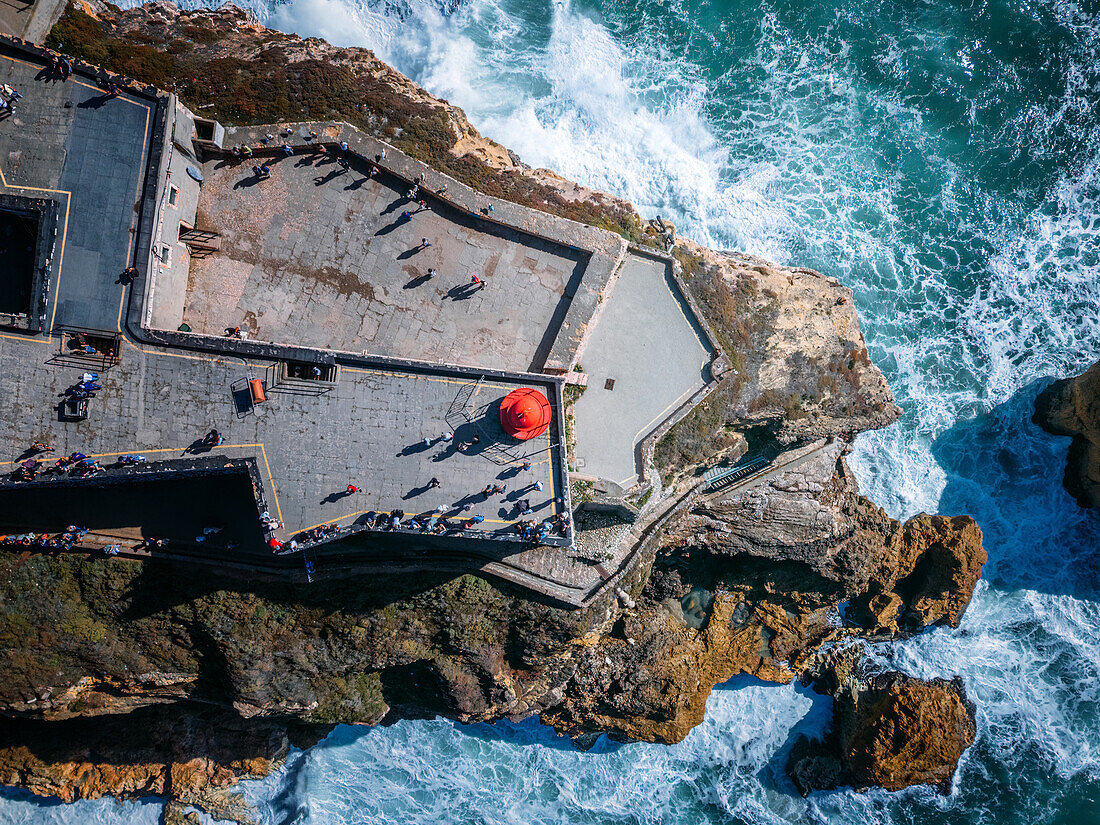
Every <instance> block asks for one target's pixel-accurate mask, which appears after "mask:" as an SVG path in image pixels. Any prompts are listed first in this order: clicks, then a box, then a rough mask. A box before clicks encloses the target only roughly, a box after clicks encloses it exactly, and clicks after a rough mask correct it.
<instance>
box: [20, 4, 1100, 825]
mask: <svg viewBox="0 0 1100 825" xmlns="http://www.w3.org/2000/svg"><path fill="white" fill-rule="evenodd" d="M250 4H251V5H252V7H253V8H254V9H255V10H256V11H257V12H258V13H259V15H260V17H261V18H262V19H263V20H264V21H265V22H267V23H268V24H269V25H272V26H275V27H277V28H281V29H284V30H288V31H297V32H300V33H302V34H316V35H321V36H325V37H327V38H328V39H330V40H331V41H332V42H334V43H337V44H340V45H353V44H354V45H367V46H370V47H372V48H374V49H375V50H376V52H377V53H378V54H379V56H380V57H382V58H384V59H386V60H388V61H389V62H391V63H392V64H393V65H395V66H396V67H397V68H398V69H400V70H401V71H403V72H405V73H406V74H408V75H410V76H411V77H413V78H414V79H416V80H417V81H419V82H420V83H421V84H423V85H424V86H425V87H427V88H428V89H430V90H431V91H433V92H435V93H437V94H439V95H441V96H443V97H446V98H448V99H450V100H451V101H452V102H454V103H456V104H458V105H460V106H462V107H463V108H464V109H465V110H466V112H467V113H468V115H469V116H470V119H471V120H472V121H473V122H474V124H475V125H477V126H478V127H479V128H480V129H481V130H482V131H483V132H484V133H486V134H488V135H490V136H491V137H493V138H495V139H496V140H498V141H500V142H501V143H503V144H505V145H507V146H509V147H510V148H512V149H514V150H515V151H517V152H518V153H519V154H520V155H521V156H522V157H523V158H524V159H525V160H526V161H527V162H528V163H531V164H532V165H536V166H547V167H550V168H553V169H555V170H556V171H558V172H560V173H561V174H563V175H565V176H566V177H570V178H573V179H576V180H578V181H580V182H582V183H585V184H587V185H590V186H594V187H597V188H600V189H605V190H607V191H611V192H614V193H616V194H619V195H622V196H624V197H627V198H629V199H630V200H632V201H633V202H634V203H635V204H637V205H638V207H639V208H640V209H641V210H642V212H643V213H644V214H646V215H655V214H661V215H663V216H664V217H666V218H671V219H672V220H674V221H675V222H676V223H677V225H678V226H679V227H680V230H681V232H682V233H683V234H686V235H688V236H690V237H693V238H695V239H697V240H699V241H701V242H703V243H706V244H709V245H712V246H716V247H719V248H730V249H740V250H747V251H749V252H754V253H757V254H760V255H763V256H766V257H769V258H772V259H775V260H778V261H780V262H783V263H789V264H794V265H805V266H810V267H813V268H816V269H818V270H820V271H822V272H825V273H827V274H830V275H835V276H837V277H839V278H840V279H841V280H843V281H844V282H845V283H847V284H849V285H850V286H851V287H852V288H853V289H854V290H855V294H856V303H857V306H858V308H859V311H860V316H861V319H862V323H863V328H864V332H865V334H866V336H867V339H868V344H869V347H870V350H871V354H872V357H873V359H874V361H875V363H876V364H878V365H879V366H880V367H881V368H882V370H883V371H884V372H885V374H886V376H887V378H888V379H889V381H890V384H891V386H892V387H893V388H894V391H895V393H896V395H897V397H898V401H899V403H900V404H901V406H902V407H903V408H904V410H905V415H904V417H903V418H902V419H901V421H899V422H898V423H897V424H895V425H893V426H892V427H890V428H889V429H887V430H884V431H880V432H877V433H872V434H867V435H864V436H862V437H861V438H860V440H859V442H858V444H857V449H856V452H855V454H854V455H853V456H852V459H851V463H852V466H853V467H854V469H855V471H856V473H857V475H858V477H859V479H860V483H861V485H862V487H863V489H864V491H865V492H867V493H868V494H869V495H870V496H871V497H872V498H873V499H874V500H875V501H876V502H878V503H879V504H880V505H882V506H883V507H885V508H886V509H887V510H888V511H889V512H890V513H891V514H892V515H894V516H897V517H899V518H902V517H906V516H909V515H912V514H914V513H916V512H920V511H922V510H925V511H929V512H942V513H948V514H955V513H964V512H965V513H970V514H972V515H973V516H975V518H977V519H978V521H979V523H980V524H981V526H982V528H983V530H984V531H985V537H986V548H987V550H988V551H989V555H990V562H989V564H988V566H987V567H986V574H985V580H984V582H983V583H982V584H981V585H980V586H979V591H978V593H977V595H976V597H975V600H974V602H973V604H972V605H971V607H970V610H969V612H968V613H967V615H966V618H965V619H964V622H963V626H962V627H960V628H959V629H958V630H955V631H952V630H942V629H941V630H936V631H934V632H930V633H926V634H924V635H922V636H920V637H918V638H916V639H913V640H911V641H909V642H906V643H904V644H898V645H884V646H880V647H879V648H878V649H877V654H878V655H880V656H881V657H882V658H883V659H884V660H885V661H887V662H889V663H891V664H894V665H897V666H900V667H903V668H905V669H907V670H910V671H911V672H915V673H917V674H920V675H924V676H935V675H950V674H954V673H959V674H962V676H963V677H964V678H965V680H966V683H967V686H968V689H969V690H970V692H971V695H972V697H973V698H974V699H975V701H976V702H977V705H978V739H977V742H976V743H975V745H974V747H973V748H971V750H970V751H969V752H968V753H967V754H966V756H965V757H964V759H963V761H962V764H961V767H960V769H959V772H958V774H957V777H956V787H955V790H954V792H953V793H952V794H951V795H950V796H948V797H941V796H938V795H936V794H934V793H933V792H931V791H929V790H927V789H914V790H910V791H907V792H903V793H900V794H887V793H884V792H871V793H867V794H856V793H854V792H839V793H830V794H815V795H813V796H811V797H810V798H809V799H802V798H800V797H798V796H797V795H796V794H794V793H793V792H792V789H791V788H790V787H789V785H787V784H786V782H785V781H784V780H783V777H782V763H783V756H784V753H785V748H786V746H787V744H788V743H789V741H790V738H791V737H792V735H793V734H797V733H798V732H801V731H811V732H812V731H816V730H820V729H821V728H822V727H823V725H824V724H825V720H826V719H827V716H828V705H827V703H825V702H824V701H823V700H822V699H821V698H820V697H816V696H815V695H814V694H812V693H809V692H807V691H805V690H801V689H798V688H794V687H774V686H769V685H764V684H762V683H757V682H753V681H751V680H743V679H738V680H734V682H732V683H730V684H729V685H726V686H723V687H722V688H720V689H718V690H717V691H715V693H714V694H713V696H712V697H711V699H710V701H709V703H708V706H707V719H706V721H705V722H704V724H703V725H701V726H700V727H699V728H697V729H696V730H695V731H694V732H693V733H692V734H691V735H690V736H689V737H688V739H687V740H686V741H685V742H683V743H681V744H680V745H677V746H675V747H668V748H666V747H661V746H654V745H642V744H635V745H626V746H621V747H619V746H614V745H612V744H603V745H601V746H600V747H597V748H596V749H595V750H594V751H592V752H589V753H580V752H578V751H576V750H574V749H573V748H572V747H571V746H570V744H569V743H568V741H567V740H563V739H561V738H559V737H557V736H555V735H554V734H553V732H552V731H550V730H548V729H546V728H543V727H541V726H539V725H538V724H537V722H535V721H529V722H527V723H524V724H521V725H510V724H502V725H496V726H485V725H479V726H472V727H463V726H459V725H456V724H453V723H450V722H446V721H443V720H437V721H430V722H429V721H420V722H403V723H400V724H398V725H395V726H393V727H390V728H386V729H357V728H341V729H338V730H337V731H336V732H335V733H333V734H332V735H331V736H330V737H329V738H328V739H327V740H326V741H325V742H323V743H322V744H320V745H318V746H317V747H315V748H313V749H312V750H310V751H308V752H305V753H299V754H296V755H295V756H294V758H293V759H292V760H291V762H290V763H289V764H288V766H287V768H286V770H284V771H282V772H280V773H279V774H277V775H275V776H272V777H269V778H268V779H265V780H263V781H260V782H256V783H251V784H250V785H249V786H248V793H249V795H250V797H251V798H252V799H253V800H254V801H255V802H256V803H257V804H258V805H259V807H260V809H261V811H262V812H263V815H264V819H265V822H266V823H285V822H302V823H337V824H339V823H375V822H389V821H394V822H448V823H452V822H453V823H481V822H486V823H488V822H515V823H607V822H610V823H680V822H683V823H692V825H697V824H698V823H710V822H723V823H725V822H730V823H751V825H761V824H762V823H787V822H796V823H898V825H902V824H903V823H914V825H915V824H916V823H937V825H938V824H939V823H959V825H962V823H1018V822H1028V823H1058V825H1062V824H1063V823H1064V824H1065V825H1075V824H1076V823H1100V518H1097V516H1096V515H1095V514H1089V513H1086V512H1084V511H1082V510H1080V509H1079V508H1077V507H1076V505H1075V504H1074V503H1073V502H1072V501H1071V499H1070V498H1069V496H1068V495H1066V493H1065V492H1064V491H1063V490H1062V488H1061V484H1060V480H1061V474H1062V468H1063V466H1064V460H1065V452H1066V447H1067V443H1068V442H1067V440H1066V439H1059V438H1053V437H1050V436H1047V435H1044V434H1043V433H1042V432H1040V431H1039V430H1038V429H1037V428H1036V427H1035V426H1034V425H1032V424H1031V423H1030V422H1029V418H1030V413H1031V404H1032V401H1033V399H1034V396H1035V394H1036V393H1037V392H1038V390H1039V389H1040V388H1041V386H1043V385H1044V384H1045V382H1046V381H1047V380H1049V378H1050V377H1053V376H1059V375H1064V374H1068V373H1076V372H1079V371H1081V370H1083V369H1084V368H1085V367H1086V366H1087V365H1088V364H1090V363H1091V362H1092V361H1094V360H1096V359H1097V358H1100V17H1098V14H1100V12H1098V9H1097V6H1096V5H1095V4H1094V3H1072V2H1057V1H1056V0H1054V1H1052V0H1031V1H1030V2H1029V1H1028V0H1021V1H1020V2H1016V3H1007V2H944V0H935V1H933V0H910V2H906V3H899V2H894V3H890V2H884V1H883V0H850V1H849V2H844V3H822V2H811V0H800V1H799V2H783V3H776V2H765V3H757V2H753V3H749V2H705V0H664V1H663V2H658V1H657V0H602V1H601V2H591V1H590V0H585V1H584V2H579V1H578V0H572V2H561V3H548V2H530V0H467V2H461V0H459V2H454V0H444V2H443V3H431V2H427V0H383V2H371V3H368V4H363V3H362V0H291V2H289V3H274V4H273V3H272V0H252V2H251V3H250ZM157 815H158V809H157V806H155V805H151V804H142V805H119V804H117V803H114V802H97V803H83V804H79V805H75V806H51V805H43V804H41V803H39V802H35V801H32V800H29V799H28V798H27V797H26V796H25V795H19V794H9V795H8V796H7V797H6V798H3V799H0V823H8V822H11V823H14V822H20V823H22V822H28V823H65V825H69V824H70V823H77V822H93V823H121V822H155V821H156V818H157Z"/></svg>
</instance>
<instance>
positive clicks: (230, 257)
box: [153, 137, 588, 370]
mask: <svg viewBox="0 0 1100 825" xmlns="http://www.w3.org/2000/svg"><path fill="white" fill-rule="evenodd" d="M295 143H298V144H299V145H300V143H301V141H300V139H299V138H297V137H295ZM299 151H300V152H303V153H302V154H298V155H294V156H290V157H287V156H284V155H282V154H281V153H280V154H279V155H276V156H275V157H274V158H270V159H268V158H265V159H264V161H263V162H265V163H269V164H270V167H271V170H272V173H271V177H270V179H266V180H259V179H257V178H256V176H255V175H254V174H253V172H252V165H253V164H254V163H255V161H251V160H245V161H241V160H237V161H231V160H221V159H218V160H211V161H207V162H206V163H205V164H203V167H202V169H203V176H204V178H205V180H204V182H203V186H202V194H201V197H200V200H199V205H198V208H199V217H198V222H197V228H198V229H200V230H209V231H212V232H217V233H219V235H220V249H219V250H218V251H217V252H215V253H213V254H210V255H206V256H204V257H201V258H195V259H194V260H193V261H192V262H191V269H190V278H189V282H188V285H187V296H186V299H185V304H186V309H185V311H184V314H183V321H184V322H185V323H187V324H188V325H190V327H191V328H192V329H193V330H195V331H196V332H200V333H210V334H214V335H220V334H221V333H222V331H223V330H224V329H225V328H226V327H235V326H241V327H242V328H243V329H244V330H245V331H246V332H247V333H248V334H249V336H250V337H251V338H254V339H257V340H262V341H273V342H277V343H289V344H296V345H299V346H309V347H321V348H325V349H336V350H350V351H353V352H358V351H363V352H369V353H372V354H377V355H384V356H392V357H396V358H409V359H417V360H422V361H433V362H437V363H452V364H466V365H470V366H477V367H484V368H489V369H521V370H539V369H541V368H542V367H543V365H544V364H545V362H546V358H547V356H548V355H549V352H550V347H551V345H552V344H553V342H554V339H555V337H556V335H557V333H558V330H559V329H560V328H561V325H562V321H563V320H564V318H565V314H566V311H567V309H568V307H569V303H570V300H571V298H572V296H573V295H574V294H575V293H576V291H577V288H578V286H579V284H580V280H581V277H582V276H583V274H584V269H585V265H586V263H587V258H588V256H587V255H586V254H584V253H582V252H581V251H579V250H576V249H569V248H567V247H562V246H560V245H558V244H554V243H551V242H549V241H545V240H542V239H540V238H536V237H533V236H531V235H527V234H524V233H520V232H516V231H515V230H513V229H509V228H506V227H501V226H499V225H497V224H495V223H491V222H489V221H486V220H483V219H481V218H480V217H478V216H474V215H470V214H468V213H466V212H464V211H461V210H459V209H458V208H456V207H454V206H453V205H451V204H450V203H449V202H446V201H442V200H440V199H439V198H437V197H435V196H434V195H433V194H431V193H420V194H418V195H417V197H416V198H414V199H412V200H410V199H408V198H406V197H405V196H406V194H407V193H408V191H409V186H408V185H407V184H406V183H405V182H404V181H400V180H398V179H396V178H395V177H394V176H393V175H390V174H388V173H382V174H380V175H376V176H375V177H373V178H372V177H371V176H370V174H369V162H366V161H364V160H362V159H360V158H358V157H356V156H354V155H350V156H349V157H348V158H347V163H348V165H347V167H344V166H342V165H341V164H340V163H338V158H337V157H336V156H334V154H332V153H320V152H316V151H314V150H311V149H305V148H304V147H303V148H301V149H300V150H299ZM417 200H423V201H424V206H418V204H417V202H416V201H417ZM410 213H411V214H412V217H411V218H409V219H406V218H404V217H402V216H403V215H405V214H410ZM424 240H426V241H427V242H428V244H430V245H429V246H424V245H423V241H424ZM429 269H432V270H434V271H435V273H436V274H435V275H434V277H431V276H429V273H428V270H429ZM474 275H477V276H478V277H479V278H480V279H481V282H482V286H481V287H478V286H476V285H475V284H474V283H473V281H472V276H474ZM153 317H154V323H155V322H156V320H157V311H156V309H154V316H153ZM172 328H174V326H172Z"/></svg>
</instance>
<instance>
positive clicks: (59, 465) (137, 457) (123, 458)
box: [12, 441, 146, 481]
mask: <svg viewBox="0 0 1100 825" xmlns="http://www.w3.org/2000/svg"><path fill="white" fill-rule="evenodd" d="M52 452H53V447H51V446H50V445H49V444H47V443H46V442H45V441H35V442H34V443H33V444H31V446H30V448H29V449H28V450H27V452H25V453H23V455H27V454H28V453H29V454H30V457H29V458H27V459H25V460H23V461H21V462H19V465H18V466H17V467H16V468H15V472H14V473H13V474H12V475H13V477H14V479H15V480H16V481H34V480H35V479H36V478H38V477H39V476H42V477H44V478H46V477H49V476H63V475H69V476H72V477H76V478H81V477H83V476H91V475H96V474H97V473H105V472H106V471H107V470H106V468H105V467H104V466H103V465H102V464H101V463H100V462H98V461H96V460H95V459H94V458H91V457H90V456H86V455H85V454H84V453H81V452H73V453H69V454H68V455H63V456H59V457H58V458H56V459H54V461H53V463H52V464H50V463H47V462H46V461H43V460H42V459H41V458H39V456H41V455H43V454H45V453H52ZM145 460H146V459H145V456H143V455H141V454H139V453H125V454H123V455H120V456H118V458H116V459H115V464H114V466H116V467H130V466H132V465H134V464H142V463H144V462H145Z"/></svg>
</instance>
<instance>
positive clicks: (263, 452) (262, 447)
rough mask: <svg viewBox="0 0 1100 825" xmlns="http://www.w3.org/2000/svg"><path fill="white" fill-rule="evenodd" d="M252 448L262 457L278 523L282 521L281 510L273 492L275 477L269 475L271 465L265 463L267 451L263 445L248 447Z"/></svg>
mask: <svg viewBox="0 0 1100 825" xmlns="http://www.w3.org/2000/svg"><path fill="white" fill-rule="evenodd" d="M250 446H253V447H256V446H258V447H259V448H260V452H261V453H262V454H263V457H264V467H265V468H266V469H267V480H268V482H269V483H270V484H271V497H272V498H273V499H275V514H276V515H277V516H278V518H279V521H282V520H283V508H282V507H280V506H279V494H278V493H277V492H275V477H274V476H272V475H271V465H270V464H268V463H267V450H266V449H264V445H263V443H260V444H253V445H250Z"/></svg>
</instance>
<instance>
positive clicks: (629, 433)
mask: <svg viewBox="0 0 1100 825" xmlns="http://www.w3.org/2000/svg"><path fill="white" fill-rule="evenodd" d="M605 301H606V303H607V306H605V307H604V309H603V312H602V314H601V315H600V316H599V318H598V319H597V321H596V327H595V329H594V330H593V331H592V333H591V337H590V338H589V341H588V344H587V345H586V346H585V348H584V351H583V352H582V353H581V364H582V365H583V368H584V371H585V372H586V373H588V388H587V389H586V390H585V392H584V395H582V396H581V397H580V399H579V400H578V401H577V403H576V406H575V407H574V415H575V425H574V430H575V431H576V437H577V472H578V473H579V474H580V475H584V476H592V477H595V478H602V479H607V480H609V481H614V482H615V483H616V484H618V485H620V486H622V487H626V488H629V487H632V486H633V485H634V484H635V483H636V482H637V478H638V466H637V456H636V448H637V446H638V443H639V442H640V441H641V440H642V439H643V438H645V436H646V435H648V434H649V433H651V432H652V431H653V430H654V429H656V428H657V427H658V426H659V425H660V424H661V422H663V421H664V420H665V419H667V418H668V417H669V416H671V415H672V414H673V413H675V412H676V410H677V409H679V408H680V407H681V406H682V405H683V404H684V403H686V402H687V401H688V399H690V398H691V397H692V396H693V395H694V394H695V393H696V392H698V391H699V390H700V389H702V388H703V386H705V384H706V382H707V380H708V375H707V368H708V365H709V364H710V361H711V359H712V358H713V357H714V353H712V352H711V350H710V349H709V347H708V346H707V344H706V338H705V337H704V335H703V334H702V331H701V330H700V329H699V327H698V325H697V323H696V322H694V321H693V320H692V315H691V311H690V309H689V308H688V307H687V305H686V304H685V302H684V300H683V298H682V297H681V295H680V293H679V290H678V289H677V287H676V285H675V283H674V282H673V280H672V276H671V273H670V272H669V265H668V264H667V263H665V262H664V261H661V260H659V259H655V258H646V257H642V256H640V255H635V254H630V255H628V256H627V258H626V262H625V263H624V264H623V270H622V273H621V274H620V275H619V278H618V280H617V281H616V283H615V284H614V286H613V288H612V291H611V294H610V296H608V297H606V298H605Z"/></svg>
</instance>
